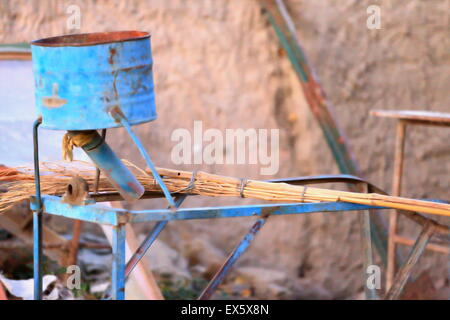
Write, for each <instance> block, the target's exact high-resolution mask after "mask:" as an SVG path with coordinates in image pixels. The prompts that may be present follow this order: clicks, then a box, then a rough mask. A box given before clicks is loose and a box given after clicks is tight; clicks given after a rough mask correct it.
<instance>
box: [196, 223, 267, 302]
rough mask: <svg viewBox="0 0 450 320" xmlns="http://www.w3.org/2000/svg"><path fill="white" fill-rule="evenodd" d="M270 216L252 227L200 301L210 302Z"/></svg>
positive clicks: (207, 287)
mask: <svg viewBox="0 0 450 320" xmlns="http://www.w3.org/2000/svg"><path fill="white" fill-rule="evenodd" d="M267 218H268V216H266V217H264V218H260V219H258V220H257V221H256V222H255V224H254V225H253V226H252V228H251V229H250V231H249V232H248V233H247V234H246V235H245V237H244V238H243V239H242V240H241V242H239V244H238V245H237V246H236V248H235V249H234V250H233V252H232V253H231V254H230V256H229V257H228V258H227V260H226V261H225V263H224V264H223V265H222V267H221V268H220V270H219V271H217V273H216V274H215V275H214V277H213V278H212V280H211V281H210V282H209V283H208V285H207V286H206V288H205V289H204V290H203V292H202V294H201V295H200V297H198V300H208V299H210V298H211V296H212V295H213V293H214V292H215V291H216V289H217V287H218V286H219V285H220V283H221V282H222V281H223V279H225V276H226V275H227V274H228V272H229V271H230V269H231V268H232V267H233V265H234V264H235V263H236V261H237V260H238V259H239V258H240V257H241V256H242V255H243V254H244V252H245V251H246V250H247V248H248V247H249V246H250V244H251V242H252V240H253V239H254V238H255V236H256V234H257V233H258V232H259V230H261V228H262V227H263V226H264V224H265V223H266V221H267Z"/></svg>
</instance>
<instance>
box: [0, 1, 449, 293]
mask: <svg viewBox="0 0 450 320" xmlns="http://www.w3.org/2000/svg"><path fill="white" fill-rule="evenodd" d="M373 2H376V4H378V5H380V6H381V10H382V11H381V23H382V29H381V30H368V29H367V28H366V19H367V14H366V8H367V6H368V5H370V4H373ZM69 4H78V5H79V6H80V8H81V30H80V32H94V31H106V30H119V29H122V30H126V29H141V30H148V31H151V33H152V34H153V36H152V46H153V56H154V61H155V67H154V72H155V83H156V89H155V90H156V99H157V107H158V113H159V118H158V120H157V121H155V122H154V123H150V124H145V125H142V126H139V127H138V128H137V131H138V133H139V135H140V136H141V137H142V139H143V141H144V143H145V145H147V146H148V150H149V151H150V152H151V154H152V155H153V158H154V160H155V162H156V163H157V164H158V165H159V166H168V167H173V166H174V165H173V164H172V163H171V161H170V156H169V155H170V150H171V148H172V146H173V145H174V143H173V142H171V141H170V135H171V133H172V131H173V130H174V129H177V128H180V127H181V128H187V129H190V130H191V129H192V127H193V121H194V120H202V121H203V126H204V129H206V128H218V129H221V130H225V128H243V129H247V128H268V129H270V128H280V129H281V132H280V134H281V138H280V142H281V147H280V164H281V165H280V170H279V172H278V174H277V177H286V176H296V175H312V174H329V173H338V170H337V167H336V166H335V164H334V162H333V159H332V157H331V154H330V152H329V151H328V149H327V146H326V144H325V142H324V140H323V137H322V134H321V131H320V129H319V128H318V126H317V124H316V122H315V120H314V118H313V116H312V115H311V113H310V112H309V110H308V108H307V106H306V104H305V103H304V100H303V96H302V93H301V91H300V88H299V83H298V80H297V78H296V76H295V74H294V73H293V71H292V70H291V67H290V64H289V62H288V60H287V57H286V56H285V54H284V53H283V51H282V50H281V49H280V47H279V45H278V42H277V40H276V37H275V35H274V32H273V30H272V29H271V27H270V25H268V23H267V21H266V19H265V18H264V16H263V15H262V14H261V11H260V7H259V4H258V2H257V1H254V0H245V1H238V0H233V1H217V0H216V1H189V2H187V1H181V0H177V1H175V0H173V1H164V0H154V1H48V0H47V1H37V0H34V1H2V2H1V3H0V41H1V42H3V43H11V42H19V41H30V40H32V39H36V38H40V37H46V36H52V35H59V34H62V33H67V32H68V30H67V28H66V21H67V18H68V14H66V12H65V11H66V8H67V6H68V5H69ZM287 4H288V7H289V11H290V12H291V14H292V16H293V18H294V21H295V23H296V26H297V29H298V32H299V38H300V39H301V41H302V44H303V47H304V49H305V51H306V52H307V54H308V56H309V60H310V61H311V62H312V64H313V65H314V66H315V69H316V72H317V74H318V76H319V78H320V80H321V83H322V85H323V87H324V89H325V91H326V93H327V95H328V97H329V98H330V100H331V101H332V103H333V104H334V105H335V110H334V111H335V115H336V118H337V120H338V121H339V123H340V124H341V126H342V128H343V130H344V131H345V133H346V135H347V137H348V142H349V145H350V147H351V149H352V151H353V152H354V154H355V157H356V159H357V160H358V162H359V165H360V167H361V169H362V171H363V173H364V175H365V176H366V177H368V178H369V179H370V180H371V181H372V182H373V183H374V184H376V185H378V186H380V187H382V188H384V189H387V190H389V189H390V184H391V176H392V169H393V147H394V133H395V127H394V122H393V121H389V120H383V119H378V118H372V117H369V116H368V112H369V110H371V109H376V108H379V109H397V108H408V109H425V110H435V111H450V107H449V105H450V97H449V94H448V92H449V88H450V78H449V77H448V74H449V72H450V44H449V41H450V40H449V37H448V35H449V34H448V30H449V26H450V25H449V18H448V12H449V9H450V7H449V6H450V5H449V1H446V0H433V1H408V0H402V1H395V2H394V1H387V0H385V1H355V0H345V1H341V0H340V1H325V0H321V1H287ZM408 134H409V137H408V146H407V148H406V165H405V168H406V169H405V170H406V171H407V174H406V175H405V181H404V194H405V195H407V196H411V197H419V198H420V197H433V198H442V199H445V198H447V199H448V190H449V172H450V149H449V147H448V138H449V132H448V130H446V129H436V128H423V127H420V128H411V129H409V130H408ZM110 137H112V138H110V141H111V144H112V145H113V147H114V148H115V149H116V150H120V155H121V156H123V157H126V158H130V159H133V160H136V161H137V162H138V164H143V162H142V161H141V160H140V159H139V157H138V154H137V152H136V150H135V149H134V148H131V147H129V145H130V142H129V140H128V138H127V137H126V136H125V135H124V132H122V131H121V130H114V133H111V135H110ZM200 167H201V169H203V170H206V171H210V172H216V173H220V174H228V175H235V176H242V177H251V178H267V177H261V176H260V175H259V167H258V166H257V165H248V166H243V165H228V166H227V165H213V166H206V165H205V166H200ZM184 168H186V169H192V168H194V166H184ZM245 202H248V201H245ZM224 203H242V201H240V200H234V199H233V200H231V199H228V200H226V201H225V200H222V199H192V200H189V201H188V203H187V204H186V205H200V204H201V205H217V204H224ZM157 205H163V203H162V202H161V203H158V204H155V202H146V203H145V205H142V204H141V205H140V207H144V206H145V207H147V208H148V207H149V206H153V207H154V206H157ZM251 224H252V221H251V220H250V219H240V220H217V221H191V222H180V223H173V224H171V225H170V226H169V227H168V228H167V230H166V231H165V233H164V235H163V237H164V238H165V239H166V240H167V241H169V242H170V243H171V244H172V245H173V246H175V247H178V248H179V249H183V248H184V247H185V246H186V244H187V242H188V241H189V239H192V238H193V237H203V238H208V239H209V240H210V241H212V242H213V243H214V244H215V245H216V246H217V247H219V248H221V249H223V250H225V251H229V250H231V249H232V248H233V246H234V245H235V243H236V242H237V241H238V238H239V236H241V235H242V234H243V233H244V232H245V231H246V230H248V228H249V227H250V226H251ZM404 227H405V228H407V229H408V231H411V232H412V233H414V234H416V233H417V229H416V228H414V226H412V225H410V224H408V225H406V226H404ZM359 239H360V238H359V225H358V219H357V216H356V215H355V214H354V213H345V214H321V213H319V214H315V215H309V216H296V217H272V218H270V221H269V223H268V224H267V225H266V226H265V227H264V229H263V230H262V232H261V233H260V235H259V236H258V238H257V240H256V241H255V243H254V244H253V245H252V247H251V249H250V250H249V252H248V253H247V254H246V255H245V256H244V257H243V260H242V261H241V264H246V265H251V266H263V267H270V268H273V269H278V270H282V271H285V272H287V273H289V274H290V275H293V279H294V280H295V279H296V278H297V277H300V276H301V277H303V278H307V279H312V280H314V281H316V282H317V283H318V284H319V285H321V286H323V287H325V288H326V289H328V290H330V291H331V292H332V293H333V296H334V297H337V298H339V297H340V298H342V297H349V296H352V295H354V294H355V293H356V292H357V291H359V290H360V289H361V281H360V279H361V269H362V261H361V259H360V250H361V248H360V243H359V241H360V240H359ZM424 258H425V259H423V260H422V263H421V264H420V268H418V270H417V272H416V273H418V272H420V271H422V270H425V269H430V270H432V274H433V276H434V281H435V283H436V285H437V286H442V285H444V280H445V277H446V272H447V261H448V257H445V256H443V255H442V254H438V253H433V252H427V253H426V254H425V256H424ZM295 281H296V280H295Z"/></svg>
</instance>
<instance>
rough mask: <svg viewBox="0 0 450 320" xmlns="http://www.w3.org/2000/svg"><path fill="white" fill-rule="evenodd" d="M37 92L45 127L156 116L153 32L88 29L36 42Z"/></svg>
mask: <svg viewBox="0 0 450 320" xmlns="http://www.w3.org/2000/svg"><path fill="white" fill-rule="evenodd" d="M31 51H32V60H33V72H34V77H35V96H36V107H37V113H38V116H41V117H42V127H43V128H47V129H54V130H93V129H103V128H112V127H119V126H120V124H119V123H117V122H116V121H115V120H114V119H113V117H111V115H110V114H109V111H110V110H112V109H113V108H114V109H116V110H117V108H119V109H120V110H121V112H122V113H123V114H124V115H125V117H126V118H127V120H128V121H129V123H130V124H139V123H144V122H148V121H152V120H154V119H156V107H155V99H154V88H153V74H152V64H153V61H152V55H151V45H150V34H148V33H146V32H141V31H116V32H105V33H85V34H73V35H64V36H58V37H51V38H45V39H40V40H36V41H33V42H31Z"/></svg>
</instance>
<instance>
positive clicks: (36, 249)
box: [33, 119, 42, 300]
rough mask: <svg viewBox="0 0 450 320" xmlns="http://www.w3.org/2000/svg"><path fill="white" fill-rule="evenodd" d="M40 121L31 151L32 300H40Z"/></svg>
mask: <svg viewBox="0 0 450 320" xmlns="http://www.w3.org/2000/svg"><path fill="white" fill-rule="evenodd" d="M40 125H41V119H38V120H36V121H35V122H34V124H33V151H34V183H35V188H36V202H37V206H36V208H35V209H34V210H33V279H34V300H42V199H41V180H40V175H39V144H38V128H39V126H40Z"/></svg>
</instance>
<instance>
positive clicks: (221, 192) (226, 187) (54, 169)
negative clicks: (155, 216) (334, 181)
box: [0, 160, 450, 216]
mask: <svg viewBox="0 0 450 320" xmlns="http://www.w3.org/2000/svg"><path fill="white" fill-rule="evenodd" d="M123 161H124V163H125V164H126V165H127V166H128V167H130V168H132V169H133V170H135V171H136V178H137V179H138V180H139V182H140V183H141V184H142V185H143V186H144V188H145V190H146V191H153V192H160V191H161V189H160V187H159V185H158V184H157V182H156V181H155V179H153V177H152V175H151V173H149V172H147V171H144V170H142V169H141V168H138V167H137V166H135V165H134V164H132V163H131V162H129V161H126V160H123ZM74 163H75V164H76V165H75V166H74V165H68V163H62V164H61V163H58V162H52V163H48V162H46V163H42V164H41V167H42V169H41V171H42V174H41V192H42V193H43V194H51V195H62V194H64V192H65V190H66V187H67V184H68V182H69V181H70V180H71V178H72V177H73V176H75V175H79V176H80V177H82V178H84V179H85V180H86V181H87V182H88V184H89V185H93V184H94V180H95V175H94V173H93V172H94V167H93V166H92V165H91V164H88V163H84V162H81V161H76V162H74ZM72 164H73V163H72ZM158 172H159V174H160V175H161V176H162V178H163V181H164V183H165V184H166V186H167V188H168V189H169V191H170V192H171V193H190V194H198V195H203V196H212V197H244V198H253V199H260V200H267V201H276V202H339V201H340V202H348V203H357V204H364V205H372V206H380V207H387V208H393V209H400V210H408V211H415V212H422V213H428V214H433V215H442V216H450V205H448V204H443V203H436V202H430V201H423V200H415V199H408V198H403V197H392V196H386V195H381V194H377V193H369V194H367V193H356V192H348V191H340V190H330V189H323V188H314V187H308V186H294V185H289V184H286V183H271V182H263V181H257V180H246V179H239V178H234V177H226V176H221V175H216V174H210V173H206V172H202V171H198V172H194V173H193V172H189V171H180V170H171V169H165V168H158ZM2 181H4V182H5V186H6V189H7V190H6V192H4V193H2V194H0V213H2V212H4V211H6V210H7V209H9V208H11V207H12V206H13V205H14V204H15V203H17V202H19V201H22V200H25V199H28V198H29V197H30V196H32V195H34V193H35V189H34V175H33V171H32V170H31V169H30V168H26V167H22V168H15V169H4V170H0V182H2ZM99 191H100V192H114V191H116V190H115V189H114V188H113V187H112V185H111V184H110V183H109V182H108V181H107V180H106V178H104V177H102V178H100V181H99Z"/></svg>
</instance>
